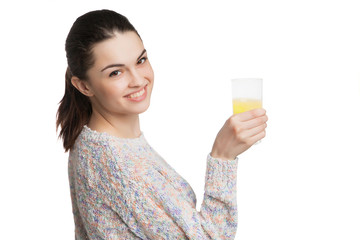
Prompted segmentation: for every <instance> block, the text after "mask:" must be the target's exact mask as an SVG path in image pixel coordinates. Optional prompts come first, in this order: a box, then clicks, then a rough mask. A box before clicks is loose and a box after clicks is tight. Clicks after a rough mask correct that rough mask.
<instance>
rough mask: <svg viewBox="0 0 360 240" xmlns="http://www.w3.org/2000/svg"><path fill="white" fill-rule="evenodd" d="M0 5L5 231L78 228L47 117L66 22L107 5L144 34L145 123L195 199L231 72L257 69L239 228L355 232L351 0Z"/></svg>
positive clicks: (307, 233) (53, 102)
mask: <svg viewBox="0 0 360 240" xmlns="http://www.w3.org/2000/svg"><path fill="white" fill-rule="evenodd" d="M3 2H5V1H3ZM3 2H2V3H1V6H0V8H1V12H2V13H1V14H0V20H1V21H0V29H1V39H0V41H1V44H0V58H1V65H0V66H1V85H0V86H1V87H0V89H1V90H0V91H1V94H0V104H1V105H0V109H1V117H0V121H1V124H0V128H1V129H0V131H1V174H0V182H1V193H0V195H1V197H0V201H1V204H0V212H1V219H2V221H3V223H2V227H1V229H2V230H1V239H74V223H73V216H72V209H71V201H70V192H69V191H70V190H69V185H68V178H67V177H68V175H67V154H65V153H64V151H63V149H62V143H61V141H59V140H57V134H56V132H55V114H56V111H57V107H58V105H57V104H58V102H59V101H60V100H61V98H62V96H63V93H64V85H65V84H64V74H65V69H66V58H65V50H64V44H65V39H66V36H67V34H68V31H69V30H70V27H71V25H72V23H73V22H74V21H75V19H76V18H77V17H78V16H80V15H82V14H84V13H86V12H88V11H90V10H95V9H102V8H108V9H112V10H115V11H117V12H119V13H121V14H124V15H125V16H127V17H128V18H129V20H130V21H131V22H132V23H133V25H134V26H135V27H136V28H137V30H138V31H139V33H140V35H141V37H142V39H143V41H144V44H145V47H146V49H147V50H148V56H149V59H150V61H151V63H152V65H153V68H154V71H155V81H156V82H155V86H154V90H153V95H152V102H151V106H150V108H149V109H148V111H147V112H146V113H144V114H143V115H141V129H142V131H143V132H144V134H145V136H146V138H147V140H148V141H149V143H150V144H151V145H152V146H153V147H154V148H155V149H156V150H157V151H158V152H159V153H160V154H161V155H162V156H163V157H164V158H165V159H166V160H167V161H168V162H169V163H170V165H172V166H173V167H174V168H175V169H176V170H177V171H178V173H179V174H181V175H182V176H183V177H184V178H185V179H186V180H187V181H188V182H189V183H190V184H191V186H192V187H193V189H194V191H195V192H196V195H197V198H198V203H197V208H198V209H199V207H200V205H201V201H202V199H203V188H204V177H205V167H206V166H205V164H206V155H207V154H208V153H209V152H210V150H211V147H212V144H213V141H214V139H215V137H216V134H217V132H218V131H219V129H220V128H221V127H222V125H223V123H224V122H225V120H226V119H227V118H228V117H230V116H231V114H232V112H231V111H232V109H231V96H230V95H231V94H230V93H231V91H230V79H232V78H235V77H261V78H263V79H264V108H265V109H266V110H267V113H268V116H269V121H268V128H267V136H266V138H265V139H264V140H263V141H262V143H261V144H260V145H256V146H253V147H252V148H250V149H249V150H248V151H247V152H245V153H244V154H242V155H240V156H239V168H238V186H237V189H238V194H237V197H238V206H239V225H238V230H237V235H236V239H241V240H263V239H277V240H280V239H284V240H285V239H286V240H288V239H292V240H294V239H314V240H318V239H327V240H328V239H346V240H352V239H354V240H355V239H356V240H359V239H360V163H359V161H360V153H359V145H360V140H359V134H360V126H359V125H360V71H359V69H360V68H359V66H360V35H359V33H360V32H359V31H360V30H359V29H360V14H359V9H360V8H359V5H358V1H356V0H353V1H352V0H301V1H300V0H298V1H293V0H273V1H268V0H242V1H225V0H223V1H177V2H174V1H120V0H117V1H83V2H81V1H57V2H55V1H43V2H40V1H12V2H11V3H7V4H6V5H5V3H3Z"/></svg>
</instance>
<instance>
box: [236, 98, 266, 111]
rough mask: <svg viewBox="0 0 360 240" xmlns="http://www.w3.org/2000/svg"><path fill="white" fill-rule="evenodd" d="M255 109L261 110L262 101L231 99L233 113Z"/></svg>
mask: <svg viewBox="0 0 360 240" xmlns="http://www.w3.org/2000/svg"><path fill="white" fill-rule="evenodd" d="M255 108H262V101H261V100H259V99H251V98H235V99H233V113H234V114H238V113H242V112H246V111H249V110H252V109H255Z"/></svg>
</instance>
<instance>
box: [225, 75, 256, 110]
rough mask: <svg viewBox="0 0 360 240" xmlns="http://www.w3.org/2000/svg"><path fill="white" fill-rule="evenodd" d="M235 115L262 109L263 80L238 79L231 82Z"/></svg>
mask: <svg viewBox="0 0 360 240" xmlns="http://www.w3.org/2000/svg"><path fill="white" fill-rule="evenodd" d="M231 89H232V103H233V113H234V114H237V113H242V112H246V111H249V110H252V109H255V108H262V79H261V78H236V79H232V80H231Z"/></svg>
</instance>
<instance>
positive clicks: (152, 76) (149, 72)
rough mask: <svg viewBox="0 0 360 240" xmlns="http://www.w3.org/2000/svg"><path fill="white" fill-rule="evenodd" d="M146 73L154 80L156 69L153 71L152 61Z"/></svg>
mask: <svg viewBox="0 0 360 240" xmlns="http://www.w3.org/2000/svg"><path fill="white" fill-rule="evenodd" d="M144 74H145V76H146V77H147V78H149V79H151V81H153V80H154V71H153V69H152V67H151V64H150V63H149V65H148V67H147V68H145V71H144Z"/></svg>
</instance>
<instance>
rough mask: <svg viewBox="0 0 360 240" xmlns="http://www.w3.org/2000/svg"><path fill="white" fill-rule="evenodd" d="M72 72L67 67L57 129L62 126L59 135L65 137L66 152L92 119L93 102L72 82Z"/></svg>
mask: <svg viewBox="0 0 360 240" xmlns="http://www.w3.org/2000/svg"><path fill="white" fill-rule="evenodd" d="M71 78H72V73H71V71H70V68H69V67H67V69H66V73H65V94H64V97H63V98H62V100H61V101H60V102H59V104H60V106H59V109H58V111H57V115H56V117H57V120H56V131H57V130H58V127H59V126H60V127H61V131H60V134H59V137H60V138H62V139H63V146H64V149H65V152H67V151H68V150H70V149H71V148H72V146H73V145H74V143H75V140H76V138H77V137H78V136H79V134H80V132H81V130H82V128H83V126H84V125H85V124H87V123H88V122H89V120H90V116H91V113H92V108H91V103H90V100H89V98H88V97H87V96H85V95H84V94H82V93H81V92H79V90H77V89H76V88H75V87H74V86H73V85H72V83H71Z"/></svg>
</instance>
